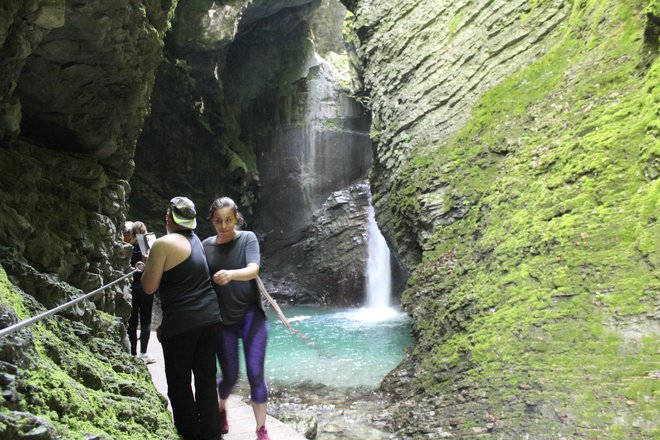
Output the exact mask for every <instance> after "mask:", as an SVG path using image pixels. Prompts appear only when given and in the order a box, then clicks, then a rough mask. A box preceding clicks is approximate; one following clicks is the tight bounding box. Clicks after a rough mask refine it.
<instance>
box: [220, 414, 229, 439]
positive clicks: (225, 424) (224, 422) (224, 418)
mask: <svg viewBox="0 0 660 440" xmlns="http://www.w3.org/2000/svg"><path fill="white" fill-rule="evenodd" d="M220 426H221V427H222V431H221V432H222V433H223V434H227V433H228V432H229V423H228V422H227V411H225V410H222V409H221V410H220Z"/></svg>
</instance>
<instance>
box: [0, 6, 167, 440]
mask: <svg viewBox="0 0 660 440" xmlns="http://www.w3.org/2000/svg"><path fill="white" fill-rule="evenodd" d="M170 6H171V4H170V2H168V1H158V0H157V1H148V2H143V1H138V0H118V1H112V2H107V1H94V0H92V1H59V0H28V1H13V0H7V1H3V2H2V4H1V5H0V187H1V188H2V191H1V192H0V211H2V213H3V214H2V215H1V216H0V264H1V265H2V267H1V268H0V290H1V292H0V322H1V324H2V327H6V326H8V325H10V324H12V323H14V322H16V321H18V320H21V319H26V318H28V317H30V316H33V315H36V314H37V313H39V312H43V311H45V310H46V309H48V308H52V307H55V306H57V305H60V304H62V303H64V302H66V301H68V300H70V299H72V298H74V297H76V296H79V295H80V294H81V293H83V292H88V291H91V290H94V289H96V288H98V287H99V286H101V285H102V284H105V283H108V282H110V281H114V280H115V279H117V278H119V277H120V276H121V275H122V274H123V273H124V271H125V270H126V269H127V266H128V264H127V263H128V259H127V251H128V250H129V249H127V247H126V246H125V245H124V244H122V242H121V237H120V233H119V229H120V227H121V225H122V223H123V221H124V218H125V214H126V210H127V203H126V202H127V194H128V191H129V186H128V182H127V179H128V178H129V177H130V176H131V174H132V171H133V161H132V158H133V153H134V148H135V141H136V138H137V135H138V132H139V130H140V128H141V126H142V122H143V120H144V117H145V116H146V113H147V111H148V108H149V95H150V91H151V87H152V83H153V79H154V74H155V70H156V68H157V66H158V64H159V63H160V58H161V52H162V38H163V36H164V32H165V30H166V28H167V17H168V14H169V8H170ZM5 272H6V274H5ZM92 300H93V301H90V300H88V301H83V302H82V303H79V304H77V305H76V306H74V307H71V308H69V309H67V310H66V311H65V312H63V313H62V315H63V316H57V317H55V318H50V319H49V320H47V321H46V322H45V323H44V324H37V325H36V326H35V327H31V328H30V329H26V330H22V331H20V332H19V333H17V334H13V335H11V336H9V337H5V338H2V339H1V340H0V370H1V371H2V377H3V380H2V383H1V384H0V387H2V395H3V399H2V402H0V407H2V413H3V414H2V417H0V418H1V419H2V421H1V422H0V437H1V438H8V439H9V438H27V437H33V436H39V438H43V439H50V438H81V437H84V436H85V435H86V434H89V433H91V432H94V433H101V432H104V433H105V434H106V435H107V437H108V438H121V436H122V433H125V432H127V431H130V430H132V429H135V430H137V431H136V432H138V431H139V432H140V433H139V434H136V435H138V436H139V437H140V438H149V437H150V435H153V436H154V437H155V438H167V437H168V436H171V435H173V428H172V426H171V422H170V421H169V415H168V413H167V410H166V407H165V405H164V404H163V403H162V401H161V400H160V398H159V397H158V394H157V393H156V391H155V389H153V386H151V385H150V384H149V382H148V380H147V377H146V376H145V371H144V368H143V366H142V365H140V364H138V363H137V362H136V361H135V360H134V359H132V358H131V357H130V356H129V355H128V354H127V353H126V352H125V349H124V347H123V345H122V338H123V336H124V334H125V330H124V328H125V327H124V323H123V319H126V318H127V317H128V314H129V313H130V302H129V301H130V297H129V295H128V286H127V283H126V282H124V283H120V284H118V285H116V286H115V287H112V288H110V289H108V290H105V291H103V292H102V293H99V294H98V295H96V296H95V297H93V298H92ZM108 313H110V314H108ZM113 315H114V316H113ZM118 373H122V374H125V375H124V376H122V375H121V374H118ZM120 376H122V377H120ZM127 380H128V381H131V382H132V383H134V385H131V386H128V387H127V386H126V384H124V382H125V381H127ZM100 390H103V391H100ZM129 395H132V396H137V395H140V396H144V398H145V399H147V400H148V401H149V402H150V403H149V404H148V406H149V407H150V408H152V409H149V410H147V412H146V413H145V417H142V416H138V419H142V420H138V419H127V420H125V421H123V422H121V423H117V420H118V419H119V418H123V416H122V414H123V413H122V412H123V411H126V412H127V413H135V414H138V413H140V409H139V405H138V404H137V403H136V401H135V399H134V397H129ZM74 396H75V397H74ZM147 413H148V414H147ZM145 419H149V420H150V421H149V422H145ZM151 423H153V424H152V425H151V426H152V428H151V432H149V431H147V430H144V429H143V428H140V427H139V426H140V425H148V424H151ZM119 425H122V426H119ZM89 435H91V434H89Z"/></svg>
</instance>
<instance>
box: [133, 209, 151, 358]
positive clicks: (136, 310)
mask: <svg viewBox="0 0 660 440" xmlns="http://www.w3.org/2000/svg"><path fill="white" fill-rule="evenodd" d="M127 223H128V222H127ZM129 233H130V238H129V243H130V244H132V245H133V256H132V257H131V266H133V267H135V265H136V264H137V262H138V261H147V257H148V255H142V251H141V250H140V246H139V245H138V243H137V235H138V234H146V233H147V227H146V226H145V224H144V223H142V222H132V224H131V230H130V232H129ZM141 277H142V273H141V272H136V273H135V275H133V282H132V283H131V304H132V306H133V310H132V311H131V317H130V318H128V340H129V341H130V343H131V354H132V355H133V356H136V355H137V340H138V337H137V327H138V319H139V321H140V359H142V360H143V361H144V363H145V364H153V363H154V362H156V358H155V357H153V356H152V355H150V354H149V353H147V346H148V345H149V337H150V336H151V314H152V311H153V306H154V297H153V295H147V294H146V293H144V290H143V289H142V284H140V278H141Z"/></svg>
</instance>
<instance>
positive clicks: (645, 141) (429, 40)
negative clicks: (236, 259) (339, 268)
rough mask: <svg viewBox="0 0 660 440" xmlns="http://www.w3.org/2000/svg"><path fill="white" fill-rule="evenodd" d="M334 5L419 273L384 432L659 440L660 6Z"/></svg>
mask: <svg viewBox="0 0 660 440" xmlns="http://www.w3.org/2000/svg"><path fill="white" fill-rule="evenodd" d="M345 3H346V4H347V5H349V7H350V8H351V9H352V11H353V12H354V17H352V19H351V20H352V24H351V27H352V29H353V31H354V33H353V34H352V38H351V44H353V45H354V47H355V52H354V53H355V58H354V61H355V66H356V67H357V68H358V69H359V74H358V75H357V76H356V77H355V84H356V86H357V87H358V89H359V92H358V96H361V99H362V100H363V102H364V103H365V105H366V106H367V107H369V108H370V109H371V110H372V111H373V125H372V130H371V135H372V138H373V140H374V147H375V155H374V168H373V174H372V190H373V193H374V200H375V210H376V217H377V219H378V221H379V225H380V226H381V229H382V230H383V231H384V235H385V236H386V237H389V239H390V242H391V243H393V246H392V248H393V249H394V251H395V252H398V253H399V254H400V255H401V257H402V259H403V261H404V262H405V264H406V266H407V267H408V268H410V269H411V272H412V273H411V277H410V279H409V281H408V284H407V288H406V291H405V292H404V294H403V297H402V304H403V306H404V308H405V309H406V310H407V311H408V313H410V315H411V316H412V319H413V333H414V336H415V345H414V347H413V348H412V349H411V351H410V353H409V354H410V356H408V357H407V359H406V361H405V362H404V363H402V365H401V366H400V367H399V368H397V369H396V370H395V371H393V372H392V373H391V374H390V375H388V377H387V378H386V380H385V381H384V383H383V385H382V389H383V391H385V392H387V393H390V394H391V395H394V396H397V400H398V401H397V403H396V404H395V405H393V406H391V407H390V408H388V412H389V413H390V414H392V418H391V419H390V425H389V426H390V428H391V430H392V431H393V432H394V437H396V438H401V439H419V438H498V439H519V438H537V439H554V438H568V437H575V438H591V437H594V436H596V437H599V436H600V437H608V436H620V437H621V438H640V439H641V438H644V439H647V438H648V439H650V438H655V437H657V433H658V432H659V431H658V430H659V429H660V426H659V424H658V423H659V422H658V417H657V414H658V411H657V408H658V407H660V403H659V401H658V396H657V376H658V362H657V347H658V341H659V335H660V333H659V331H658V322H660V308H659V307H658V292H659V291H660V287H659V286H660V284H659V281H658V267H660V260H659V257H658V255H659V254H658V252H657V249H658V240H657V237H658V236H660V223H658V218H657V217H658V216H657V212H658V209H657V206H658V204H657V200H658V194H659V192H658V189H659V182H658V177H660V150H659V149H658V136H660V129H659V127H658V114H657V109H658V105H657V104H658V102H660V93H659V89H658V87H657V84H658V78H659V77H660V64H659V62H658V11H659V9H658V2H657V1H639V2H629V1H624V0H602V1H598V2H585V1H580V0H575V1H570V0H549V1H543V2H529V1H522V0H521V1H498V0H494V1H440V0H426V1H425V0H422V1H419V0H414V1H413V0H410V1H388V0H378V1H372V0H357V1H346V2H345ZM623 384H625V385H623ZM622 395H623V396H626V397H627V399H626V401H625V402H623V399H622V398H621V396H622ZM628 396H634V398H633V399H629V400H628ZM614 433H616V434H614Z"/></svg>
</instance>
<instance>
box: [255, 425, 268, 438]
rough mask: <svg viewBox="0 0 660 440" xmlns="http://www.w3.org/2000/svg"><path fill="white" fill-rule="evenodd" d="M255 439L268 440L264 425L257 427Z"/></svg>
mask: <svg viewBox="0 0 660 440" xmlns="http://www.w3.org/2000/svg"><path fill="white" fill-rule="evenodd" d="M257 440H270V437H268V431H267V430H266V426H265V425H264V426H262V427H261V428H259V429H257Z"/></svg>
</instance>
